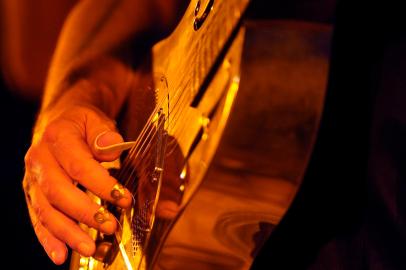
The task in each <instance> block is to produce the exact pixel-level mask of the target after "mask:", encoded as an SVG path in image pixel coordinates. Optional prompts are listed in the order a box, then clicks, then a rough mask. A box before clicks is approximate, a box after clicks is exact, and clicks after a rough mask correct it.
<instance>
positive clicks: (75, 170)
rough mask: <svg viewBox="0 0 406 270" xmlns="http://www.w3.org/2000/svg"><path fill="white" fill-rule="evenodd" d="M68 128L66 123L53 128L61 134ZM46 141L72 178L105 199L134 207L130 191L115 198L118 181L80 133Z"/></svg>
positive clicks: (55, 137) (69, 133)
mask: <svg viewBox="0 0 406 270" xmlns="http://www.w3.org/2000/svg"><path fill="white" fill-rule="evenodd" d="M64 128H66V123H65V124H63V123H62V124H61V123H58V124H57V125H55V126H53V127H52V129H59V130H60V131H62V130H64ZM60 131H59V132H60ZM46 140H47V144H48V146H49V150H50V151H51V153H52V154H53V156H54V157H55V159H56V160H57V162H58V164H59V165H60V166H61V167H62V168H63V169H64V170H65V171H66V173H67V175H68V176H69V177H70V178H72V179H74V180H76V181H77V182H79V183H80V184H81V185H83V186H84V187H86V188H87V189H88V190H90V191H91V192H92V193H94V194H95V195H97V196H99V197H100V198H102V199H104V200H107V201H109V202H111V203H114V204H116V205H118V206H120V207H123V208H127V207H129V206H130V205H131V194H130V192H129V191H128V190H126V189H123V193H122V196H120V197H115V196H112V192H113V190H114V187H115V186H116V184H117V180H116V179H114V178H113V177H112V176H110V174H109V172H108V171H107V170H106V169H105V168H104V167H103V166H102V165H101V164H100V163H99V162H97V161H96V160H95V159H94V157H93V154H92V152H91V151H90V149H89V146H88V145H87V144H86V143H85V141H83V138H82V135H81V134H80V132H74V131H71V132H66V133H65V134H64V136H60V135H59V136H53V137H52V136H46Z"/></svg>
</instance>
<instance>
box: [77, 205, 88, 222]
mask: <svg viewBox="0 0 406 270" xmlns="http://www.w3.org/2000/svg"><path fill="white" fill-rule="evenodd" d="M86 209H88V208H86ZM86 209H85V208H83V210H82V211H79V212H78V214H77V221H79V222H82V223H86V224H87V225H90V223H91V221H92V218H91V214H90V213H89V212H88V211H86Z"/></svg>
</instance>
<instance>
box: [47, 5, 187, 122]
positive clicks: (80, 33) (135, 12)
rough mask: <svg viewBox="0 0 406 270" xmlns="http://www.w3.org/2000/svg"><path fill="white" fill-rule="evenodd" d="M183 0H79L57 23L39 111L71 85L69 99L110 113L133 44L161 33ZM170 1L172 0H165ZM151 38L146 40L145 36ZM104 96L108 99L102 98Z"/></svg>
mask: <svg viewBox="0 0 406 270" xmlns="http://www.w3.org/2000/svg"><path fill="white" fill-rule="evenodd" d="M179 2H182V3H183V4H182V5H181V6H184V2H186V1H183V0H172V1H169V0H155V1H154V0H102V1H100V0H83V1H81V2H79V3H78V5H77V6H76V7H75V8H74V9H73V10H72V12H71V13H70V15H69V16H68V19H67V21H66V23H65V25H64V27H63V30H62V33H61V35H60V39H59V41H58V45H57V48H56V51H55V54H54V57H53V60H52V63H51V66H50V70H49V74H48V79H47V83H46V87H45V93H44V98H43V103H42V107H41V112H42V113H43V112H45V111H47V110H49V109H53V107H54V105H55V104H57V103H58V102H62V101H60V100H61V98H62V96H64V95H66V94H67V93H68V92H69V91H72V89H77V87H72V86H74V85H75V84H81V85H83V86H86V87H85V88H84V89H83V90H81V91H82V92H81V93H79V91H78V90H75V91H77V92H78V93H70V94H69V95H70V96H71V100H67V98H65V100H64V101H63V102H68V103H69V102H83V101H87V102H91V103H92V104H93V105H95V106H97V107H98V108H99V109H101V110H102V111H104V112H105V113H106V114H107V115H108V116H109V117H115V116H116V114H117V112H118V110H119V108H120V107H121V105H122V103H123V100H124V99H125V97H126V95H127V91H128V89H129V87H128V83H129V82H130V81H131V76H132V71H133V68H134V66H133V63H132V61H133V60H134V58H135V57H134V55H133V51H134V50H135V48H137V43H145V42H147V41H145V40H141V36H142V35H143V34H144V33H153V34H156V35H155V37H157V36H159V37H162V36H163V35H165V34H167V33H168V32H169V31H170V30H172V28H173V27H174V25H175V22H176V21H177V20H178V19H179V17H180V14H181V13H182V11H183V9H180V8H179ZM171 4H172V5H171ZM150 42H151V41H150ZM106 101H108V102H106Z"/></svg>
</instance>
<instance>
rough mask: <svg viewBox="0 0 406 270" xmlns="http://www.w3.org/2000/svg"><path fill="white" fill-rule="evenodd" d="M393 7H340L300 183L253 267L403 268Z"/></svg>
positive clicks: (404, 187)
mask: <svg viewBox="0 0 406 270" xmlns="http://www.w3.org/2000/svg"><path fill="white" fill-rule="evenodd" d="M401 11H402V9H401V8H400V3H395V2H394V1H380V3H375V2H371V1H350V0H348V1H345V0H343V1H341V2H339V3H338V7H337V13H336V20H335V21H334V27H335V29H334V35H333V45H332V58H331V68H330V75H329V84H328V89H327V90H328V92H327V98H326V104H325V106H326V107H325V111H324V115H323V119H322V123H321V127H320V131H319V137H318V141H317V143H316V146H315V149H314V153H313V157H312V160H311V162H310V165H309V167H308V170H307V172H306V175H305V178H304V182H303V185H302V187H301V189H300V190H299V193H298V195H297V197H296V198H295V201H294V203H293V205H292V207H291V208H290V210H289V211H288V213H287V215H286V216H285V218H284V219H283V220H282V222H281V223H280V225H279V226H278V227H277V228H276V230H275V232H274V234H273V235H271V237H270V239H269V241H268V242H267V244H266V246H265V247H264V249H263V250H262V253H261V254H260V255H259V257H258V258H257V260H256V261H255V263H254V265H253V269H312V270H316V269H317V270H319V269H320V270H321V269H344V270H352V269H354V270H355V269H406V260H405V258H404V256H405V255H406V224H405V215H406V211H405V208H406V201H405V200H406V199H405V198H406V174H405V161H406V31H405V28H404V25H405V24H404V22H403V23H402V22H401V18H402V16H404V15H402V14H401V13H400V12H401Z"/></svg>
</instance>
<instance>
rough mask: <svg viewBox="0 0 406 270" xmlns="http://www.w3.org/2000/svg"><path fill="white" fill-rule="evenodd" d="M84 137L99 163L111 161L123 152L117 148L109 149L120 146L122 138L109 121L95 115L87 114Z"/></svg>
mask: <svg viewBox="0 0 406 270" xmlns="http://www.w3.org/2000/svg"><path fill="white" fill-rule="evenodd" d="M84 135H85V137H86V141H87V144H88V145H89V146H90V150H91V152H92V153H93V156H94V157H95V158H96V159H97V160H99V161H113V160H115V159H117V158H118V157H119V156H120V154H121V152H122V150H123V149H121V148H119V147H118V148H117V147H115V148H114V147H113V148H111V147H109V146H112V145H117V144H118V145H120V144H122V143H123V142H124V140H123V137H122V136H121V135H120V134H119V133H118V132H117V130H116V128H115V125H114V124H113V122H112V121H111V120H109V119H106V118H102V117H100V116H99V115H98V114H96V113H88V114H87V122H86V133H85V134H84Z"/></svg>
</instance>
